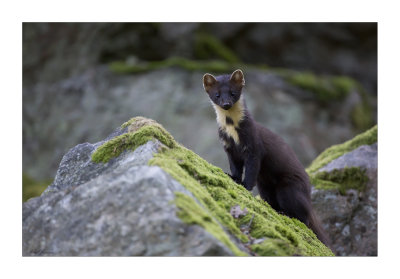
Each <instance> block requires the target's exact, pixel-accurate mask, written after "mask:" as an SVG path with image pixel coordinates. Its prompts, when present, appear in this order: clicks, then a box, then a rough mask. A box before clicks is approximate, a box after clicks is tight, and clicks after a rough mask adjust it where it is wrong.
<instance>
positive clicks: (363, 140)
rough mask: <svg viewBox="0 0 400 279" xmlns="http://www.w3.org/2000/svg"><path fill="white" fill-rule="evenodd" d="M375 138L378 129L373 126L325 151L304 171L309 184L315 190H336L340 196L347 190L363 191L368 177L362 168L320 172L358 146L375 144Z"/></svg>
mask: <svg viewBox="0 0 400 279" xmlns="http://www.w3.org/2000/svg"><path fill="white" fill-rule="evenodd" d="M377 137H378V127H377V126H374V127H373V128H371V129H369V130H367V131H365V132H364V133H362V134H360V135H358V136H356V137H354V138H353V139H351V140H349V141H347V142H345V143H342V144H338V145H334V146H331V147H330V148H328V149H326V150H325V151H324V152H322V153H321V154H320V155H319V156H318V157H317V158H316V159H315V160H314V161H313V162H312V163H311V165H310V166H309V167H308V168H307V169H306V171H307V172H308V174H309V176H310V181H311V184H313V185H314V186H315V187H316V188H317V189H325V190H333V189H334V190H337V191H339V193H340V194H341V195H345V194H346V193H347V190H349V189H354V190H357V191H359V192H362V191H364V190H365V189H366V185H367V182H368V176H367V175H366V170H365V169H363V168H360V167H344V168H340V169H333V170H331V171H329V172H327V171H321V170H323V167H324V166H326V165H328V164H329V163H330V162H332V161H333V160H335V159H337V158H339V157H341V156H343V155H344V154H346V153H349V152H351V151H353V150H355V149H357V148H358V147H360V146H363V145H372V144H374V143H376V142H377Z"/></svg>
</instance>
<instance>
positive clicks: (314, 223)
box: [309, 210, 331, 247]
mask: <svg viewBox="0 0 400 279" xmlns="http://www.w3.org/2000/svg"><path fill="white" fill-rule="evenodd" d="M309 227H310V229H311V230H312V231H313V232H314V233H315V234H316V235H317V238H318V239H319V240H320V241H321V242H322V243H323V244H325V245H326V246H328V247H330V244H331V243H330V240H329V238H328V236H327V235H326V233H325V231H324V229H323V228H322V226H321V223H320V222H319V220H318V217H317V216H316V215H315V213H314V210H311V214H310V219H309Z"/></svg>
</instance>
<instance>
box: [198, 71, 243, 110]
mask: <svg viewBox="0 0 400 279" xmlns="http://www.w3.org/2000/svg"><path fill="white" fill-rule="evenodd" d="M203 86H204V90H205V91H206V92H207V93H208V96H209V97H210V99H211V101H212V102H213V103H214V104H216V105H217V106H219V107H221V108H223V109H224V110H229V109H230V108H231V107H232V106H233V105H234V104H235V103H236V102H237V101H238V100H239V99H240V95H241V94H242V88H243V86H244V76H243V72H242V71H241V70H236V71H234V72H233V73H232V74H231V75H222V76H217V77H214V76H213V75H211V74H205V75H204V76H203Z"/></svg>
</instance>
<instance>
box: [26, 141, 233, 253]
mask: <svg viewBox="0 0 400 279" xmlns="http://www.w3.org/2000/svg"><path fill="white" fill-rule="evenodd" d="M96 145H98V144H95V145H91V144H88V143H85V144H80V145H78V146H76V147H75V148H73V149H71V150H70V151H69V152H68V153H67V154H66V155H65V156H64V158H63V160H62V162H61V164H60V169H59V171H58V172H57V176H56V179H55V182H54V183H53V184H52V185H51V186H50V187H49V189H48V190H47V191H46V192H45V193H44V194H43V195H42V196H40V197H37V198H33V199H31V200H29V201H28V202H26V203H24V206H23V255H24V256H202V255H208V256H212V255H232V251H230V250H229V249H228V248H227V247H225V246H224V245H223V244H222V243H220V242H219V241H217V240H216V239H215V238H214V237H213V236H212V235H211V234H210V233H208V232H207V231H206V230H204V229H203V228H202V227H200V226H197V225H187V224H184V223H183V222H182V221H181V220H180V219H179V218H178V217H177V216H176V211H177V208H176V206H175V205H174V204H173V200H174V198H175V192H182V193H185V194H187V195H189V196H192V194H191V193H190V192H188V191H187V190H186V189H185V188H184V187H183V186H182V185H180V184H179V183H178V182H176V181H175V180H174V179H172V178H171V177H170V176H169V175H168V174H166V173H165V172H164V171H163V170H162V169H161V168H159V167H155V166H154V167H150V166H147V165H146V163H147V161H148V160H149V159H150V158H151V157H152V154H153V153H154V152H155V151H157V149H158V146H159V145H160V143H159V142H153V141H150V142H148V143H146V144H145V145H142V146H140V147H138V148H137V149H136V150H135V151H134V152H125V153H124V154H122V155H121V156H119V157H118V158H116V159H114V160H112V161H110V162H109V163H107V164H94V163H92V162H91V161H90V155H91V153H92V152H93V150H94V146H96Z"/></svg>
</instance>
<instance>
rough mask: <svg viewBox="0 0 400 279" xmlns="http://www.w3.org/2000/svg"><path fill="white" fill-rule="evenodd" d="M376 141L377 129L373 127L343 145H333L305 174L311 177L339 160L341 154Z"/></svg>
mask: <svg viewBox="0 0 400 279" xmlns="http://www.w3.org/2000/svg"><path fill="white" fill-rule="evenodd" d="M377 140H378V127H377V125H375V126H374V127H372V128H371V129H369V130H367V131H365V132H364V133H362V134H359V135H357V136H356V137H354V138H353V139H351V140H349V141H346V142H345V143H342V144H338V145H333V146H331V147H329V148H328V149H326V150H325V151H324V152H322V153H321V154H320V155H319V156H318V157H317V158H315V160H314V161H313V162H312V163H311V165H310V166H309V167H308V168H307V172H308V173H309V174H310V175H312V174H313V173H314V172H316V171H317V170H319V169H320V168H322V167H323V166H325V165H326V164H328V163H329V162H331V161H332V160H334V159H336V158H339V157H340V156H342V155H343V154H345V153H347V152H350V151H352V150H354V149H356V148H357V147H359V146H361V145H371V144H373V143H375V142H377Z"/></svg>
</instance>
